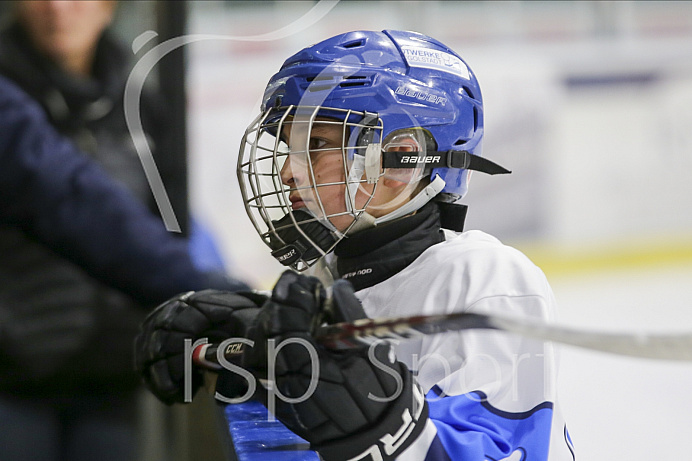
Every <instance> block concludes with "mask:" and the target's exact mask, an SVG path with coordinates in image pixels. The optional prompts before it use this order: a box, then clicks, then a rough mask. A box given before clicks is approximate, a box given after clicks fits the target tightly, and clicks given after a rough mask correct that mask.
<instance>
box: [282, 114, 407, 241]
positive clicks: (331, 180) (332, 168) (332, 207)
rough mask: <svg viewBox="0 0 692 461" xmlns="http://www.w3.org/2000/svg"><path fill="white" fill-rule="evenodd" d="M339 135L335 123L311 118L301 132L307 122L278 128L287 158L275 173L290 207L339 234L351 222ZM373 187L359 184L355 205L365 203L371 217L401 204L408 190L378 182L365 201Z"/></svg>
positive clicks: (395, 183) (400, 184) (391, 182)
mask: <svg viewBox="0 0 692 461" xmlns="http://www.w3.org/2000/svg"><path fill="white" fill-rule="evenodd" d="M343 137H344V133H343V125H342V124H341V122H338V121H334V120H328V119H318V120H316V121H315V122H314V123H313V126H312V130H308V129H307V124H304V123H303V124H300V123H293V124H287V125H286V126H284V129H283V131H282V140H283V141H284V142H285V143H286V144H287V145H288V146H289V151H290V154H289V155H288V157H287V160H286V162H285V163H284V165H283V167H282V169H281V182H282V183H283V184H284V185H286V186H288V187H290V188H291V191H290V193H289V200H290V201H291V207H292V209H294V210H297V209H299V208H308V209H309V210H310V211H311V212H312V214H314V215H315V216H318V217H325V216H326V217H327V218H328V219H329V221H331V223H332V224H333V225H334V226H335V227H336V228H337V229H338V230H340V231H345V230H346V229H347V228H348V226H349V225H350V224H351V223H352V222H353V219H354V217H353V216H352V215H351V214H350V213H348V212H347V208H346V177H347V169H346V167H345V162H346V159H345V155H346V154H345V153H344V152H343V151H342V148H341V146H342V142H343ZM306 147H307V149H306ZM399 149H401V148H397V150H399ZM306 150H307V152H306ZM404 150H409V149H408V148H405V149H404ZM414 150H415V149H414ZM373 189H374V185H371V184H365V183H361V184H360V185H359V187H358V191H357V193H356V200H355V207H356V208H357V209H362V208H363V207H364V206H365V204H366V203H367V204H368V207H367V209H366V211H367V212H368V213H369V214H371V215H372V216H374V217H376V218H377V217H380V216H383V215H385V214H387V213H390V212H391V211H393V210H395V209H396V208H398V207H400V206H401V205H402V204H403V203H405V202H407V201H408V200H409V199H410V196H411V191H412V186H411V185H410V184H408V183H405V182H401V181H397V180H392V179H388V178H386V177H385V178H381V180H380V181H379V183H378V185H377V189H376V190H375V194H374V196H373V197H372V199H370V201H369V202H368V199H369V198H370V196H371V195H372V194H373Z"/></svg>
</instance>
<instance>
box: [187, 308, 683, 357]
mask: <svg viewBox="0 0 692 461" xmlns="http://www.w3.org/2000/svg"><path fill="white" fill-rule="evenodd" d="M469 329H485V330H496V331H504V332H507V333H514V334H519V335H521V336H524V337H526V338H531V339H537V340H542V341H553V342H556V343H561V344H567V345H570V346H575V347H580V348H584V349H590V350H595V351H600V352H606V353H610V354H619V355H627V356H631V357H641V358H649V359H657V360H677V361H687V362H690V361H692V333H677V334H650V333H609V332H595V331H586V330H580V329H576V328H569V327H563V326H559V325H550V324H546V323H540V322H536V321H530V320H525V319H519V318H508V317H498V316H492V315H484V314H469V313H456V314H445V315H430V316H413V317H395V318H384V319H383V318H380V319H361V320H356V321H355V322H353V323H336V324H332V325H325V326H322V327H320V328H319V329H318V330H317V334H316V335H315V340H316V341H317V342H318V343H320V344H322V345H324V346H325V347H327V348H330V349H349V348H354V347H362V346H363V345H368V344H371V343H373V342H375V341H377V340H388V339H410V338H416V337H419V336H423V335H433V334H438V333H446V332H452V331H461V330H469ZM222 345H224V349H225V351H224V352H223V355H224V357H225V358H226V359H227V360H230V361H233V359H234V358H236V359H237V357H239V356H240V355H241V354H242V351H243V348H244V347H245V345H244V344H243V343H240V342H237V343H236V342H232V343H229V344H225V343H222ZM217 350H218V346H217V345H209V344H207V345H201V346H198V347H197V348H196V349H195V350H194V351H193V362H195V363H196V364H197V365H200V366H203V367H206V368H212V369H219V368H220V365H218V363H219V361H218V358H217Z"/></svg>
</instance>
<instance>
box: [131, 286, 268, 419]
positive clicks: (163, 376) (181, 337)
mask: <svg viewBox="0 0 692 461" xmlns="http://www.w3.org/2000/svg"><path fill="white" fill-rule="evenodd" d="M266 299H267V297H266V296H263V295H260V294H256V293H251V292H242V293H241V292H238V293H232V292H227V291H218V290H203V291H199V292H189V293H185V294H182V295H179V296H176V297H174V298H172V299H170V300H168V301H166V302H165V303H163V304H161V305H160V306H158V307H157V308H156V309H155V310H154V311H153V312H151V313H150V314H149V316H147V318H146V319H145V320H144V322H143V323H142V325H141V328H140V333H139V335H138V336H137V338H136V339H135V368H136V369H137V371H138V372H139V373H140V374H141V375H142V377H143V378H144V383H145V385H146V386H147V388H149V390H150V391H151V392H152V393H153V394H154V395H156V397H158V399H159V400H161V401H162V402H164V403H166V404H168V405H171V404H173V403H184V401H185V399H184V397H185V388H184V386H185V360H190V359H191V358H190V357H185V339H191V340H192V341H193V342H194V341H195V340H197V339H200V338H207V339H208V341H209V342H210V343H214V342H221V341H223V340H225V339H228V338H231V337H246V331H247V328H248V327H249V325H250V324H251V323H252V322H253V320H254V318H255V316H256V315H257V314H258V312H259V311H260V308H259V307H258V306H260V305H262V303H263V302H264V301H265V300H266ZM221 375H223V373H220V377H219V382H218V383H217V389H218V388H219V386H225V387H224V390H223V394H224V395H226V396H230V397H232V396H233V395H234V394H239V395H242V394H243V392H244V391H245V388H244V387H245V386H246V384H247V383H246V382H245V381H244V380H243V379H242V378H240V377H238V375H235V374H231V373H228V374H227V375H225V376H226V377H227V378H228V377H229V376H230V377H231V379H232V377H236V380H235V381H231V382H229V380H228V379H223V378H221ZM203 381H204V377H203V371H202V370H200V369H198V368H195V367H192V389H191V390H192V395H194V394H195V393H196V392H197V390H198V389H199V388H200V386H201V385H202V384H203ZM234 383H235V384H234ZM229 386H230V387H233V386H238V388H237V389H229V388H228V387H229Z"/></svg>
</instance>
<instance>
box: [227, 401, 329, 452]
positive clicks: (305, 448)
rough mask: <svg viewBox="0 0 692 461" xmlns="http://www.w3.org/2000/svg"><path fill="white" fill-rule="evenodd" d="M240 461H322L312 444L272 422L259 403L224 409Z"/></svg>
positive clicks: (281, 425) (246, 403)
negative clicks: (313, 449) (310, 448)
mask: <svg viewBox="0 0 692 461" xmlns="http://www.w3.org/2000/svg"><path fill="white" fill-rule="evenodd" d="M223 411H224V417H225V420H226V423H227V424H228V429H229V433H230V436H231V442H232V444H233V450H234V451H235V455H236V457H237V460H238V461H319V459H320V458H319V456H317V454H316V453H315V452H314V451H310V450H309V444H308V442H306V441H305V440H303V439H302V438H300V437H298V436H297V435H295V434H294V433H293V432H291V431H289V430H288V429H286V427H285V426H284V425H283V424H281V423H280V422H279V421H277V420H274V421H271V420H270V419H269V414H268V413H267V409H266V408H265V407H264V405H262V404H261V403H259V402H245V403H241V404H237V405H227V406H226V407H224V409H223Z"/></svg>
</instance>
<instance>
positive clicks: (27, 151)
mask: <svg viewBox="0 0 692 461" xmlns="http://www.w3.org/2000/svg"><path fill="white" fill-rule="evenodd" d="M0 224H9V225H13V226H17V227H18V228H21V229H22V230H24V231H25V232H27V233H28V234H30V235H31V236H33V237H34V238H36V239H37V240H39V241H41V242H42V243H44V244H46V245H47V246H49V247H50V248H51V249H52V250H53V251H55V252H57V253H59V254H61V255H63V256H65V257H66V258H69V259H70V260H72V261H74V262H76V263H77V264H79V265H80V266H82V267H83V268H85V269H86V270H87V271H88V272H89V273H90V274H92V275H93V276H94V277H96V278H98V279H99V280H101V281H103V282H105V283H107V284H109V285H111V286H113V287H115V288H118V289H120V290H123V291H125V292H127V293H128V294H130V295H131V296H133V297H135V298H137V299H138V300H140V301H142V302H145V303H157V302H162V301H164V300H166V299H168V298H169V297H171V296H173V295H175V294H177V293H180V292H182V291H187V290H198V289H203V288H207V287H215V288H226V289H241V288H245V285H244V284H242V283H241V282H237V281H234V280H228V279H227V278H225V277H219V276H218V275H215V276H210V275H209V274H205V273H201V272H199V271H197V270H196V269H195V268H194V266H193V263H192V261H191V260H190V256H189V252H188V246H187V245H188V243H187V240H185V239H181V238H178V237H177V236H175V235H173V234H170V233H168V231H166V229H165V227H164V225H163V223H162V221H161V219H160V218H158V217H156V216H154V215H152V214H151V213H150V212H149V211H148V210H147V208H146V207H145V206H144V205H142V204H141V203H140V202H139V201H138V200H137V199H135V198H134V197H133V196H132V195H131V193H130V192H129V191H128V190H126V189H125V188H124V186H121V185H120V184H118V183H116V182H114V181H113V180H112V179H111V178H110V177H109V176H108V175H106V174H105V173H104V172H103V171H102V170H101V168H100V167H99V166H98V165H97V164H96V163H95V162H94V161H93V160H91V159H89V158H87V157H86V156H85V155H83V154H82V153H81V152H79V151H78V150H77V148H76V147H75V146H74V145H73V144H72V143H71V142H69V141H68V140H66V139H65V138H63V137H61V136H60V135H58V134H57V133H56V131H55V130H54V129H53V127H52V126H51V125H50V124H49V123H48V121H47V120H46V118H45V115H44V113H43V111H42V110H41V108H40V107H39V106H38V105H37V104H36V103H35V102H34V101H33V100H32V99H31V98H29V97H28V96H27V95H26V94H25V93H23V92H22V91H21V90H19V89H18V88H17V86H16V85H14V84H13V83H12V82H10V81H9V80H7V79H6V78H4V77H1V76H0ZM0 257H2V256H1V255H0Z"/></svg>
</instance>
